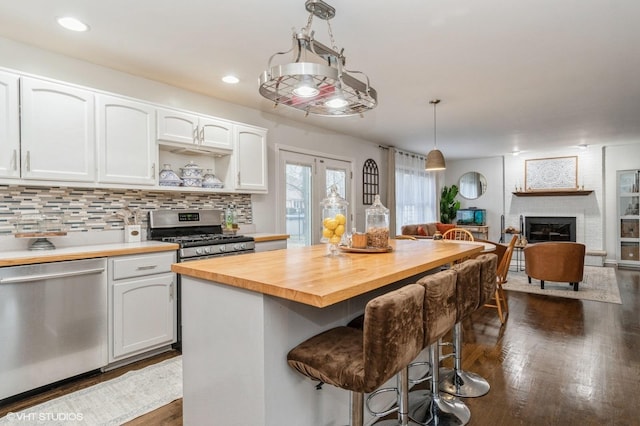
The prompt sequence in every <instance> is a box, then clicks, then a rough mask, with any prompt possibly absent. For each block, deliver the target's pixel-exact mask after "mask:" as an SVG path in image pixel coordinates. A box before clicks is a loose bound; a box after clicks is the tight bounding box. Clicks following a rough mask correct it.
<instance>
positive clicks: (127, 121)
mask: <svg viewBox="0 0 640 426" xmlns="http://www.w3.org/2000/svg"><path fill="white" fill-rule="evenodd" d="M96 108H97V123H96V125H97V127H98V182H105V183H123V184H127V183H128V184H135V185H155V184H156V163H157V157H158V149H157V145H156V140H155V127H156V125H155V122H156V119H155V108H154V107H153V106H151V105H148V104H145V103H142V102H135V101H132V100H128V99H123V98H119V97H115V96H108V95H96Z"/></svg>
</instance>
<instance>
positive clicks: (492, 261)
mask: <svg viewBox="0 0 640 426" xmlns="http://www.w3.org/2000/svg"><path fill="white" fill-rule="evenodd" d="M497 259H498V257H497V256H496V255H495V254H483V255H480V256H478V257H477V258H475V259H471V260H468V261H465V262H464V263H461V264H459V265H455V266H454V267H453V268H454V269H455V270H456V271H457V272H458V279H457V284H456V289H457V290H456V291H457V298H458V318H457V321H456V325H455V326H454V328H453V356H454V367H453V369H444V368H443V369H441V372H440V373H441V375H442V380H441V382H440V390H442V391H444V392H447V393H449V394H451V395H455V396H460V397H479V396H482V395H485V394H486V393H487V392H489V389H490V388H491V386H490V385H489V382H487V380H486V379H484V378H483V377H481V376H479V375H478V374H476V373H472V372H468V371H464V370H463V369H462V321H464V320H465V319H467V318H469V316H471V314H472V313H473V312H475V311H476V310H477V309H479V308H480V307H482V306H483V305H484V304H485V302H486V301H487V300H490V299H491V297H492V295H493V294H494V293H495V289H496V267H497Z"/></svg>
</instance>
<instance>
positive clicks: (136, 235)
mask: <svg viewBox="0 0 640 426" xmlns="http://www.w3.org/2000/svg"><path fill="white" fill-rule="evenodd" d="M141 240H142V230H141V225H125V226H124V242H125V243H139V242H140V241H141Z"/></svg>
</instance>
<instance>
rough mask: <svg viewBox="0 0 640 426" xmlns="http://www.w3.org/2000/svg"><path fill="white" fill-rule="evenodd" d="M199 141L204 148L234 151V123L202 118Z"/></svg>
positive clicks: (199, 122)
mask: <svg viewBox="0 0 640 426" xmlns="http://www.w3.org/2000/svg"><path fill="white" fill-rule="evenodd" d="M198 124H199V132H200V135H199V139H200V144H201V145H202V146H206V147H210V148H218V149H222V150H229V152H231V150H233V123H230V122H228V121H224V120H216V119H213V118H206V117H200V120H199V121H198Z"/></svg>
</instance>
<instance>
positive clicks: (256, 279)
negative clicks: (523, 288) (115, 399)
mask: <svg viewBox="0 0 640 426" xmlns="http://www.w3.org/2000/svg"><path fill="white" fill-rule="evenodd" d="M391 247H392V249H393V250H392V251H391V252H389V253H375V254H369V253H366V254H365V253H341V256H339V257H335V258H330V257H326V256H325V255H326V250H327V249H326V247H325V246H324V245H316V246H311V247H300V248H289V249H287V250H277V251H270V252H262V253H253V254H247V255H242V256H229V257H220V258H213V259H206V260H200V261H193V262H184V263H179V264H174V265H173V267H172V269H173V271H174V272H177V273H180V274H182V312H183V314H182V315H183V316H182V327H183V328H182V336H183V341H182V350H183V372H184V379H183V381H184V400H183V419H184V424H185V425H187V426H188V425H199V424H230V425H246V424H252V425H269V426H270V425H279V426H282V425H302V424H304V425H332V424H346V423H348V419H349V392H347V391H344V390H340V389H337V388H334V387H332V386H328V385H327V386H324V387H323V388H322V390H319V391H318V390H316V389H315V387H314V384H313V382H312V381H310V380H309V379H307V378H305V377H303V376H302V375H300V374H298V373H296V372H295V371H293V370H292V369H291V368H289V366H288V365H287V363H286V354H287V352H288V351H289V350H290V349H291V348H293V347H294V346H296V345H297V344H299V343H300V342H302V341H303V340H304V339H306V338H308V337H310V336H312V335H314V334H317V333H319V332H321V331H324V330H327V329H329V328H332V327H335V326H338V325H344V324H346V323H347V322H348V321H349V320H350V319H351V318H353V317H355V316H356V315H358V314H360V313H361V312H362V311H363V309H364V306H365V304H366V303H367V302H368V301H369V300H370V299H372V298H373V297H376V296H378V295H380V294H382V293H385V292H388V291H390V290H392V289H395V288H397V287H399V286H401V285H405V284H407V283H410V282H415V281H417V279H419V277H421V276H423V275H425V274H427V273H429V272H430V271H433V270H434V269H436V268H439V267H440V266H442V265H445V264H448V263H451V262H453V261H455V260H458V259H461V258H463V257H467V256H470V255H473V254H476V253H479V252H481V251H482V249H483V248H482V246H480V245H477V244H466V243H464V242H454V241H431V240H420V241H410V240H392V241H391ZM392 383H393V379H392ZM388 402H389V401H386V402H384V403H383V405H384V404H386V403H388ZM365 419H366V420H367V419H368V423H371V422H372V420H373V419H372V418H371V417H370V416H365Z"/></svg>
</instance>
